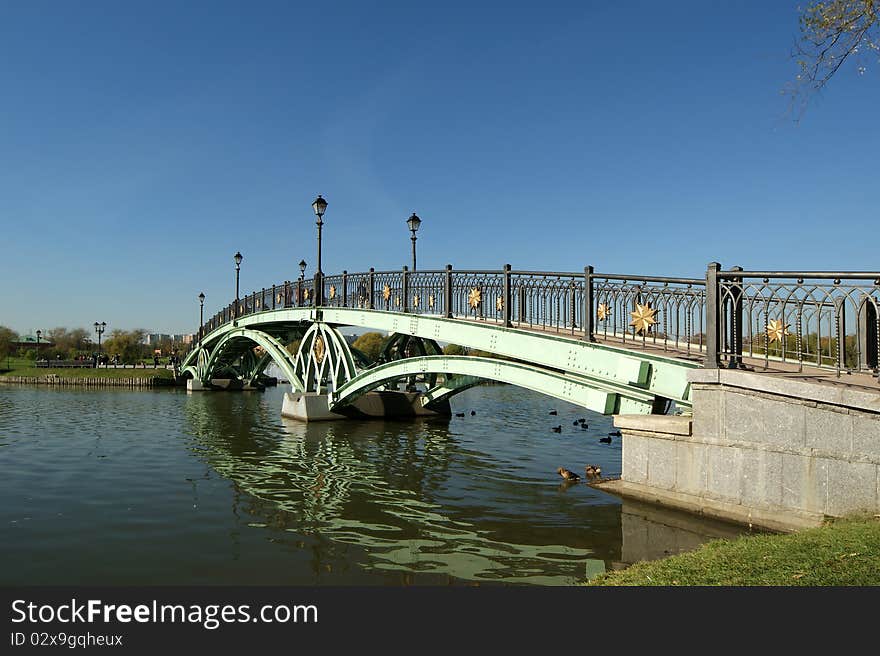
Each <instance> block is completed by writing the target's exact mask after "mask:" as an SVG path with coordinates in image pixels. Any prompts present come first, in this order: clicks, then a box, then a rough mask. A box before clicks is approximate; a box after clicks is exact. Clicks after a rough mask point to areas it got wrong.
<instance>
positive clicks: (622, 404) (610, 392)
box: [330, 355, 654, 414]
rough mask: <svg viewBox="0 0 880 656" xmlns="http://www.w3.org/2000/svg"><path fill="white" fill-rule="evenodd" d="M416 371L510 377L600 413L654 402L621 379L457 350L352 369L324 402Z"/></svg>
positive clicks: (344, 400)
mask: <svg viewBox="0 0 880 656" xmlns="http://www.w3.org/2000/svg"><path fill="white" fill-rule="evenodd" d="M420 373H438V374H454V375H457V376H472V377H475V378H483V379H488V380H496V381H500V382H504V383H510V384H512V385H516V386H518V387H524V388H526V389H531V390H534V391H536V392H540V393H542V394H546V395H548V396H552V397H555V398H558V399H561V400H564V401H568V402H570V403H575V404H577V405H580V406H582V407H585V408H589V409H590V410H593V411H594V412H599V413H602V414H615V413H619V412H622V411H623V412H627V413H639V414H649V413H650V412H651V411H652V409H653V407H654V395H653V394H650V393H648V392H640V391H639V390H636V389H634V388H631V387H627V386H625V385H611V384H608V383H606V382H602V381H597V380H594V379H590V378H586V377H583V376H573V375H570V374H564V373H561V372H558V371H552V370H548V369H545V368H543V367H540V366H537V365H530V364H524V363H521V362H511V361H508V360H500V359H495V358H478V357H471V356H463V355H433V356H422V357H414V358H407V359H405V360H395V361H394V362H389V363H386V364H382V365H379V366H377V367H374V368H372V369H368V370H367V371H364V372H362V373H360V374H358V375H357V376H356V377H355V378H353V379H351V380H350V381H349V382H348V383H346V384H345V385H343V386H342V387H340V388H339V389H338V390H336V391H335V392H333V394H332V400H331V404H330V408H331V409H333V408H334V407H340V406H344V405H347V404H349V403H351V402H352V401H354V400H355V399H357V398H358V397H360V396H362V395H363V394H366V393H367V392H369V391H372V390H374V389H376V388H377V387H380V386H381V385H383V384H385V383H387V382H389V381H392V380H395V379H398V378H401V377H404V376H408V375H415V374H420Z"/></svg>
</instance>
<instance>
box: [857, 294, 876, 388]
mask: <svg viewBox="0 0 880 656" xmlns="http://www.w3.org/2000/svg"><path fill="white" fill-rule="evenodd" d="M857 344H858V346H859V362H858V369H859V371H861V370H862V369H865V370H870V371H876V370H877V350H878V349H877V309H876V308H875V307H874V303H873V302H872V300H871V297H870V296H867V295H865V296H863V297H862V299H861V302H860V303H859V316H858V341H857Z"/></svg>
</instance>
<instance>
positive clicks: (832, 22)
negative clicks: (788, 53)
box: [792, 0, 880, 95]
mask: <svg viewBox="0 0 880 656" xmlns="http://www.w3.org/2000/svg"><path fill="white" fill-rule="evenodd" d="M878 11H880V0H822V1H818V2H817V1H814V2H812V3H811V4H810V5H808V6H807V7H806V8H805V9H804V10H803V13H802V14H801V17H800V38H799V39H798V41H797V44H796V46H795V50H794V52H793V53H792V56H793V57H794V58H795V59H796V61H797V64H798V67H799V68H800V71H801V72H800V74H799V75H798V76H797V84H796V85H795V88H794V90H793V92H792V93H793V95H797V94H798V93H799V92H800V91H802V90H803V91H805V92H806V94H805V95H809V94H810V93H813V92H816V91H819V90H821V89H822V88H823V87H824V86H825V85H826V84H827V83H828V80H830V79H831V78H832V76H834V74H835V73H837V71H838V70H839V69H840V67H841V66H842V65H843V63H844V62H845V61H847V60H848V59H855V60H857V63H858V69H857V70H858V72H859V73H860V74H861V73H864V72H865V70H866V67H865V66H864V61H865V59H864V57H865V56H866V55H874V56H876V55H878V53H880V22H878V20H877V19H878Z"/></svg>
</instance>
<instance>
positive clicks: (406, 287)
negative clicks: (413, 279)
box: [401, 264, 409, 312]
mask: <svg viewBox="0 0 880 656" xmlns="http://www.w3.org/2000/svg"><path fill="white" fill-rule="evenodd" d="M401 287H402V288H403V289H402V290H401V294H403V307H402V308H401V309H402V310H403V311H404V312H409V270H408V268H407V266H406V265H405V264H404V265H403V283H402V284H401Z"/></svg>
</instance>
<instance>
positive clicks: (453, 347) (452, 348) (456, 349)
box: [443, 344, 468, 355]
mask: <svg viewBox="0 0 880 656" xmlns="http://www.w3.org/2000/svg"><path fill="white" fill-rule="evenodd" d="M467 354H468V350H467V349H466V348H465V347H464V346H459V345H458V344H447V345H446V346H444V347H443V355H467Z"/></svg>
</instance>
